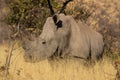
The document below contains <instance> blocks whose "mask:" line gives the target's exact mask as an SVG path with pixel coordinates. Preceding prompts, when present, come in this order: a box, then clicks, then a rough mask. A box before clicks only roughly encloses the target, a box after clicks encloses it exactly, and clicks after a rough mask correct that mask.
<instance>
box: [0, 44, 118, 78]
mask: <svg viewBox="0 0 120 80" xmlns="http://www.w3.org/2000/svg"><path fill="white" fill-rule="evenodd" d="M8 51H9V47H6V46H1V47H0V67H1V66H3V65H4V64H5V60H6V56H7V53H8ZM23 52H24V51H23V49H22V48H21V47H20V46H16V45H15V50H14V51H13V53H12V54H13V55H12V58H11V63H10V68H9V72H10V73H9V80H114V79H115V75H116V70H115V69H114V66H113V64H112V61H111V60H109V59H107V58H104V59H103V61H102V62H97V63H96V64H95V65H94V66H87V65H84V64H83V63H81V61H79V60H75V59H67V60H64V59H61V60H59V59H58V60H55V61H52V62H49V61H48V60H44V61H41V62H38V63H28V62H25V61H24V58H23ZM3 78H4V71H0V80H4V79H3Z"/></svg>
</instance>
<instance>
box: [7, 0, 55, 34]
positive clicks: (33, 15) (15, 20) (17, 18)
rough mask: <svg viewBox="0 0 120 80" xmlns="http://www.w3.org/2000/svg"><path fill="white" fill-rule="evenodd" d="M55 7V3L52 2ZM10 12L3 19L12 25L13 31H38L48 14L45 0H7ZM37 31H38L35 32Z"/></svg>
mask: <svg viewBox="0 0 120 80" xmlns="http://www.w3.org/2000/svg"><path fill="white" fill-rule="evenodd" d="M52 4H53V5H54V7H57V3H56V2H54V3H52ZM8 5H9V7H10V9H11V13H10V14H9V15H8V17H7V18H6V19H5V21H6V22H7V23H8V24H10V25H14V26H15V27H13V29H14V30H13V31H15V32H17V29H18V25H19V30H21V31H22V32H26V31H27V32H35V33H40V32H41V30H42V27H43V24H44V22H45V20H46V18H47V17H48V16H49V15H50V12H49V9H48V5H47V0H11V1H10V2H9V4H8ZM36 31H38V32H36Z"/></svg>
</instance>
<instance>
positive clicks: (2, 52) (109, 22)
mask: <svg viewBox="0 0 120 80" xmlns="http://www.w3.org/2000/svg"><path fill="white" fill-rule="evenodd" d="M1 1H2V2H1V3H0V27H1V24H4V23H3V22H2V21H3V17H5V16H6V15H7V13H8V12H9V9H8V7H3V6H6V4H5V3H4V0H1ZM56 1H60V3H62V1H63V0H56ZM79 2H80V4H79ZM2 3H3V4H2ZM119 5H120V1H119V0H99V1H98V0H74V2H72V3H70V4H69V5H68V7H67V9H66V10H67V11H66V13H67V14H72V15H73V16H74V17H75V18H76V19H79V18H80V19H81V20H82V21H85V22H86V23H87V24H88V25H91V26H93V28H94V29H96V30H97V31H99V32H100V33H102V34H103V35H104V38H105V44H106V50H107V51H106V53H108V55H109V54H110V53H114V54H120V6H119ZM78 6H79V8H78ZM81 8H85V10H87V11H86V12H90V13H92V12H93V13H92V14H90V17H89V15H86V14H84V13H83V14H82V15H79V13H80V12H82V11H81ZM6 11H8V12H6ZM80 14H81V13H80ZM83 16H87V17H86V18H83ZM78 17H79V18H78ZM81 17H82V18H81ZM3 26H4V25H2V27H3ZM6 26H7V25H6V24H5V27H6ZM1 29H2V28H1ZM1 31H2V30H1ZM1 31H0V33H1ZM0 35H1V34H0ZM4 35H6V34H2V37H4ZM7 35H8V34H7ZM2 37H1V36H0V39H1V38H2ZM5 38H6V37H5ZM10 49H11V47H10V45H8V44H7V45H1V44H0V80H5V79H6V76H5V74H6V73H5V72H6V68H5V63H6V57H7V56H8V53H10ZM23 53H24V51H23V49H22V47H21V45H20V44H19V43H18V42H17V43H16V44H15V46H14V49H13V51H12V57H11V60H10V66H9V74H8V75H7V78H8V79H7V80H115V77H116V73H117V72H118V71H117V70H119V69H120V68H119V66H118V67H117V69H115V68H114V61H113V60H111V59H109V58H106V57H105V58H104V59H103V61H102V62H101V63H99V62H98V63H96V64H95V65H94V66H86V65H83V64H82V63H81V62H79V61H78V60H74V59H67V60H59V59H58V60H57V61H56V60H55V61H53V62H49V60H44V61H41V62H38V63H28V62H25V61H24V58H23ZM112 57H113V55H112ZM117 74H118V73H117Z"/></svg>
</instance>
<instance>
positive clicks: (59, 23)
mask: <svg viewBox="0 0 120 80" xmlns="http://www.w3.org/2000/svg"><path fill="white" fill-rule="evenodd" d="M56 26H57V29H58V28H62V21H61V20H59V21H58V22H57V23H56Z"/></svg>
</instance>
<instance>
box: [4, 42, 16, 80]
mask: <svg viewBox="0 0 120 80" xmlns="http://www.w3.org/2000/svg"><path fill="white" fill-rule="evenodd" d="M13 49H14V42H11V43H10V50H9V54H8V56H7V58H6V63H5V68H6V69H5V80H7V76H8V74H9V67H10V61H11V57H12V52H13Z"/></svg>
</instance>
